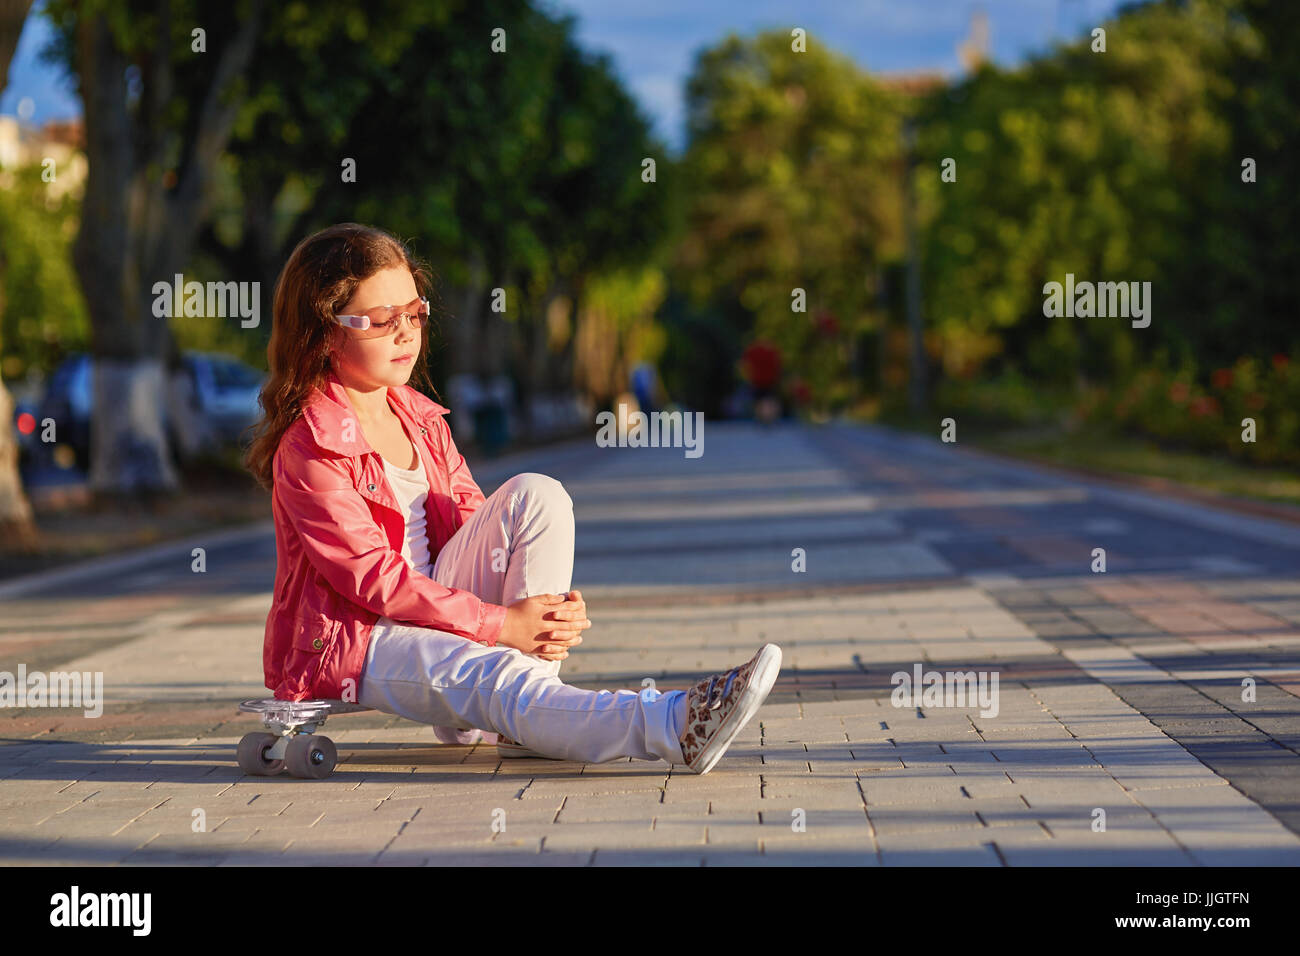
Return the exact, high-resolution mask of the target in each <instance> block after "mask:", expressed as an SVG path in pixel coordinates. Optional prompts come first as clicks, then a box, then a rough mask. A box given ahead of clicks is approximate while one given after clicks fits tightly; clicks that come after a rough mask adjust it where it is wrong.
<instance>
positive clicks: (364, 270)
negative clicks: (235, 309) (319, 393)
mask: <svg viewBox="0 0 1300 956" xmlns="http://www.w3.org/2000/svg"><path fill="white" fill-rule="evenodd" d="M402 265H404V266H406V267H407V268H408V269H410V270H411V276H412V277H413V278H414V279H415V284H416V287H417V288H418V289H419V291H420V294H421V295H424V296H427V297H428V298H430V299H433V277H432V274H431V272H430V270H429V267H428V266H427V265H426V264H425V263H423V262H421V261H420V260H418V259H415V258H414V257H413V256H412V255H411V253H410V251H409V250H408V249H407V248H406V246H405V245H404V244H403V243H402V242H401V241H400V240H398V239H397V238H395V237H394V236H391V235H389V234H388V233H386V232H384V231H383V230H382V229H375V228H373V227H371V226H363V225H360V224H358V223H355V222H344V223H339V224H338V225H335V226H330V227H328V228H327V229H322V230H321V231H320V232H317V233H314V234H312V235H310V236H308V237H307V238H306V239H304V240H303V241H302V242H300V243H298V246H297V248H295V249H294V250H293V253H292V254H291V255H290V256H289V261H288V262H286V263H285V264H284V269H282V270H281V271H280V276H279V278H278V279H276V282H275V298H274V304H273V305H272V307H271V322H272V324H271V341H270V344H269V345H268V346H267V348H266V357H267V360H268V362H269V364H270V368H271V374H270V376H269V377H268V378H267V380H266V384H265V385H263V386H262V393H261V395H260V397H259V399H258V401H259V402H260V403H261V406H262V419H261V420H260V421H259V422H258V423H257V424H256V425H255V426H254V429H255V431H254V438H253V442H252V444H251V445H249V448H248V451H247V452H246V453H245V455H244V466H245V467H246V468H248V470H249V471H250V472H252V474H253V477H254V478H256V479H257V480H258V483H259V484H261V485H262V487H263V488H266V489H268V490H269V489H270V488H271V484H272V479H271V465H272V461H273V460H274V458H275V450H276V448H278V447H279V445H280V439H281V438H282V437H283V436H284V433H285V431H286V430H288V428H289V426H290V425H292V424H293V423H294V422H295V421H296V420H297V418H298V416H299V415H301V414H302V405H303V401H304V399H306V398H307V396H308V395H309V394H310V392H311V390H312V388H314V387H316V386H319V385H320V384H321V383H322V382H323V381H324V380H325V377H326V375H327V374H328V372H329V368H330V347H331V346H332V345H333V344H335V343H336V342H338V341H340V336H341V335H342V334H345V333H344V332H343V329H342V327H341V326H339V325H338V323H336V322H335V321H334V316H335V315H336V314H337V313H338V311H339V310H340V309H342V308H343V307H344V306H345V305H347V303H348V301H349V300H350V299H351V298H352V296H353V294H354V293H355V292H356V289H357V286H358V285H360V284H361V283H362V282H363V281H364V280H366V279H368V278H370V277H371V276H372V275H374V274H375V273H376V272H379V271H381V270H383V269H389V268H392V267H393V266H402ZM430 328H432V326H429V327H426V329H425V331H424V334H423V335H421V336H420V354H419V355H418V356H416V359H415V367H414V369H413V370H412V372H411V378H412V380H414V381H416V382H418V383H420V384H421V385H424V386H425V387H427V388H429V389H432V388H433V386H432V384H430V382H429V378H428V373H427V372H426V369H425V357H426V355H427V354H428V350H429V339H430V335H429V330H430ZM434 394H437V392H436V391H435V392H434Z"/></svg>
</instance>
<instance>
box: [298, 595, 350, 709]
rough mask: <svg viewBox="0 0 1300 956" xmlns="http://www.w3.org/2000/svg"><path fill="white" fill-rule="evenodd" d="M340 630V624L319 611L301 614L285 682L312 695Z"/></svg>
mask: <svg viewBox="0 0 1300 956" xmlns="http://www.w3.org/2000/svg"><path fill="white" fill-rule="evenodd" d="M340 627H342V624H341V623H340V622H339V621H336V620H333V619H331V618H330V617H327V616H326V615H324V614H321V613H319V612H311V611H305V612H302V613H300V614H299V616H298V617H296V618H295V619H294V623H293V641H292V647H293V649H292V650H291V651H290V652H289V658H288V660H287V661H285V668H284V677H285V679H286V680H287V681H289V682H290V683H291V684H294V685H296V686H297V687H299V688H301V689H302V690H305V691H308V692H312V691H311V690H310V689H311V688H312V687H313V686H314V685H315V684H316V681H317V680H318V679H319V677H320V673H321V670H322V668H323V667H324V664H325V652H326V651H328V650H330V649H331V648H332V647H333V646H334V642H335V638H336V636H337V635H338V632H339V629H340Z"/></svg>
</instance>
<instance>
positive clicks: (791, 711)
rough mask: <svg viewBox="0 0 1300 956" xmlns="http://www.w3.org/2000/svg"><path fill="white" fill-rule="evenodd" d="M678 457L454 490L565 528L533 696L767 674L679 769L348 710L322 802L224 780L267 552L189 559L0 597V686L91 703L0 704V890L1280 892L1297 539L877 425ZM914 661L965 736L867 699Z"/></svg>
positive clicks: (627, 457) (1292, 855)
mask: <svg viewBox="0 0 1300 956" xmlns="http://www.w3.org/2000/svg"><path fill="white" fill-rule="evenodd" d="M705 437H706V442H705V450H704V454H703V456H702V457H699V458H686V457H685V455H684V454H683V451H682V450H681V449H649V448H623V449H617V448H598V447H596V446H595V445H594V443H593V442H573V443H569V444H565V445H562V446H558V447H555V448H552V449H549V450H546V451H543V452H534V453H530V454H528V455H526V456H515V457H512V458H508V459H502V460H498V461H496V462H493V463H490V464H489V463H485V464H484V465H482V466H480V467H478V468H475V469H474V471H475V475H476V476H477V478H478V480H479V483H480V485H481V486H482V487H483V489H484V491H485V492H489V493H490V492H491V490H492V489H493V488H495V487H496V486H497V484H499V483H500V481H502V480H504V478H505V477H507V476H509V475H510V474H514V473H516V472H519V471H541V472H544V473H546V474H550V475H553V476H554V477H556V478H559V479H560V480H561V481H562V482H564V484H565V486H566V488H567V489H568V490H569V492H570V494H571V496H572V497H573V499H574V501H575V510H576V514H577V518H578V537H577V557H576V565H575V572H574V583H575V585H576V586H577V587H580V588H581V589H582V591H583V594H584V596H585V597H586V599H587V602H588V607H589V611H590V613H591V615H592V620H593V621H594V622H595V626H593V627H592V628H591V630H590V631H588V632H587V635H586V637H587V641H586V642H585V643H584V645H583V648H582V650H581V652H580V653H579V654H576V655H575V656H574V657H573V658H571V659H570V661H568V662H566V664H565V668H564V671H563V674H564V676H565V678H566V680H568V681H570V682H572V683H577V684H580V685H582V686H587V687H591V688H615V687H639V686H640V685H641V682H642V680H643V679H644V678H646V677H651V678H653V679H654V680H655V681H656V682H657V683H658V685H659V686H660V687H661V688H667V687H674V686H676V687H682V686H686V685H687V684H688V682H690V681H691V680H692V679H693V678H696V677H698V676H700V675H702V674H705V673H709V672H711V671H714V670H717V669H721V668H723V667H726V666H730V665H733V664H735V663H738V662H739V661H741V660H744V659H746V658H748V657H749V656H750V654H752V652H753V650H754V649H755V648H756V647H757V646H758V645H759V644H761V643H762V642H763V641H766V640H772V641H776V642H777V643H779V644H780V645H781V646H782V648H783V649H784V650H785V654H786V667H785V669H784V671H783V673H782V675H781V679H780V681H779V682H778V685H777V688H776V690H775V692H774V693H773V696H772V697H771V698H770V702H769V703H768V705H766V706H765V707H764V709H763V711H762V712H761V713H760V715H759V718H758V719H756V720H755V721H754V722H753V723H752V724H751V725H750V727H748V728H747V729H746V732H745V733H744V734H743V735H742V737H741V739H740V740H739V741H738V743H737V744H736V745H735V746H734V747H733V749H732V750H731V751H730V752H729V754H728V756H727V758H725V759H724V760H723V762H722V763H721V764H719V765H718V768H717V769H715V770H714V771H713V772H712V773H711V774H709V775H707V776H705V777H696V776H694V775H692V774H690V773H688V772H685V771H684V768H681V767H676V768H674V767H670V766H669V765H668V764H666V763H663V762H657V763H649V762H641V761H624V762H618V763H613V764H605V765H582V764H576V763H560V762H550V761H536V760H506V761H502V760H499V759H497V757H496V752H495V749H494V748H491V747H454V746H444V745H439V744H437V742H436V741H435V739H434V738H433V735H432V732H431V731H430V730H429V728H427V727H424V726H420V725H416V724H413V723H411V722H408V721H403V720H400V719H396V718H389V717H386V716H384V715H375V714H360V715H355V716H348V717H340V718H336V719H335V720H333V721H331V722H330V724H328V725H327V727H326V731H327V732H329V733H330V736H331V737H333V738H334V739H335V741H336V742H337V743H338V744H339V749H340V756H341V760H342V763H341V764H340V767H339V769H338V771H336V773H335V774H334V776H333V777H331V778H330V779H329V780H326V781H319V782H304V781H298V780H293V779H291V778H287V777H279V778H271V779H268V778H260V777H245V776H243V775H242V774H241V773H240V772H239V770H238V769H237V768H236V766H235V763H234V746H235V744H236V742H237V741H238V739H239V737H240V736H242V734H243V733H245V732H247V731H249V730H251V729H255V721H254V720H253V719H252V718H251V717H247V716H244V715H237V714H236V713H235V710H234V702H235V701H237V700H239V699H241V698H245V697H254V696H261V695H262V694H263V693H264V688H263V686H262V680H261V656H260V655H261V634H262V624H263V622H264V619H265V613H266V609H267V607H268V605H269V601H270V596H269V593H268V589H269V586H270V583H271V581H272V578H273V571H274V560H275V557H274V546H273V541H272V539H271V537H270V536H269V532H268V531H267V530H265V529H263V530H261V531H254V532H242V533H238V534H233V535H226V536H224V537H223V536H216V535H211V536H208V537H207V538H206V539H205V540H201V541H197V542H191V543H187V544H186V545H185V546H184V547H183V548H179V549H177V548H171V549H166V548H164V549H161V550H160V551H158V552H157V553H154V554H152V555H145V556H144V557H143V558H139V559H136V560H135V561H134V562H128V563H126V564H122V563H120V562H119V563H116V564H103V565H100V566H98V567H96V568H93V569H91V570H90V571H89V572H87V573H83V574H82V575H80V576H78V577H75V578H72V577H69V576H66V575H65V576H62V577H59V576H54V577H47V578H44V579H41V580H39V581H37V582H36V583H35V584H29V585H28V586H27V590H25V591H24V592H23V593H15V588H14V587H13V586H12V585H0V601H3V623H2V624H0V670H9V671H15V670H16V669H17V667H18V665H19V664H20V663H22V664H25V665H26V667H27V668H28V670H29V671H36V670H44V671H49V670H56V669H59V670H71V669H76V670H79V671H92V672H93V671H102V672H103V674H104V680H105V682H106V689H105V695H106V697H107V698H108V703H107V704H106V705H105V708H104V713H103V715H102V716H100V717H98V718H87V717H85V716H83V715H81V713H80V711H72V710H52V709H40V708H28V709H25V710H19V709H13V708H10V709H7V710H0V861H3V862H19V861H21V862H41V863H81V862H102V863H115V862H124V863H173V862H192V863H205V864H248V863H265V864H269V865H276V864H303V863H322V862H328V863H360V864H368V863H379V864H420V863H425V862H434V863H479V862H497V863H520V864H526V865H531V864H560V865H565V864H587V863H593V864H596V865H600V864H617V863H628V862H635V863H646V862H662V863H685V864H699V863H701V862H703V863H705V864H706V865H707V864H717V863H752V864H760V865H761V864H771V863H777V864H785V863H791V864H806V863H828V862H829V863H849V864H857V865H866V866H871V865H890V864H900V863H901V864H949V863H961V864H975V865H994V866H997V865H1023V864H1049V865H1051V864H1118V865H1130V864H1131V865H1197V864H1292V865H1294V864H1297V863H1300V654H1298V653H1297V648H1298V647H1300V575H1297V571H1298V570H1300V526H1294V525H1287V524H1282V523H1278V522H1274V521H1267V520H1263V519H1259V518H1255V517H1246V516H1242V515H1237V514H1229V513H1225V512H1220V511H1215V510H1212V509H1209V508H1206V507H1204V506H1202V505H1189V504H1185V503H1180V502H1176V501H1171V500H1166V499H1161V498H1158V497H1154V496H1152V495H1148V494H1144V493H1137V492H1130V491H1117V490H1115V489H1114V488H1112V487H1108V486H1100V485H1095V484H1090V483H1086V482H1081V481H1077V480H1072V479H1065V478H1063V477H1061V476H1060V475H1059V474H1055V473H1049V472H1044V471H1040V470H1037V469H1033V468H1030V467H1026V466H1023V465H1019V464H1012V463H1009V462H1006V461H1004V460H1001V459H995V458H992V457H989V456H985V455H980V454H978V453H975V452H971V451H968V450H966V449H964V448H962V447H961V446H959V445H956V446H955V445H943V444H940V443H938V442H937V441H930V440H926V439H922V438H918V437H915V436H906V435H899V434H896V433H892V432H888V431H885V430H880V429H872V428H863V427H855V426H845V425H832V426H826V427H822V428H803V427H799V426H795V425H790V424H782V425H778V426H776V427H774V428H772V429H770V430H763V429H761V428H758V427H757V426H753V425H749V424H739V423H738V424H731V423H708V425H707V431H706V436H705ZM193 544H201V545H202V546H204V547H205V548H206V549H207V554H206V560H207V570H206V572H204V573H202V574H196V573H193V572H192V571H191V557H190V546H191V545H193ZM1097 548H1102V549H1104V552H1105V571H1104V572H1099V571H1093V570H1092V567H1093V565H1094V562H1095V558H1094V549H1097ZM800 558H801V559H802V562H803V565H802V567H803V570H795V569H794V568H793V567H792V565H796V564H797V560H798V559H800ZM917 665H920V667H921V669H922V671H923V672H928V671H937V672H940V673H948V672H961V673H966V672H975V673H977V674H983V675H985V676H986V677H988V678H989V679H990V680H991V679H992V677H993V676H995V675H996V677H997V678H998V695H997V712H996V714H994V713H992V712H991V711H992V708H991V707H988V706H983V705H981V704H979V703H974V702H954V701H943V700H933V699H931V700H926V699H922V700H921V701H919V703H920V706H902V707H899V706H894V703H893V700H892V699H891V691H892V690H893V689H894V685H893V683H892V681H891V677H892V675H894V674H895V673H897V672H907V673H909V674H910V673H912V672H913V669H914V667H915V666H917ZM1247 678H1250V679H1252V680H1253V682H1254V688H1253V690H1254V693H1253V696H1252V695H1251V694H1244V693H1243V680H1245V679H1247ZM953 703H956V704H958V705H957V706H945V704H953ZM199 811H201V813H200V812H199ZM1103 812H1104V813H1103ZM199 816H201V817H202V820H203V828H202V829H201V830H198V832H196V829H197V824H196V823H195V820H196V818H198V817H199ZM502 820H504V821H505V827H504V830H503V829H502V827H501V821H502ZM494 822H495V824H496V826H495V827H494V825H493V824H494ZM1103 822H1104V829H1103V828H1102V827H1101V825H1102V823H1103Z"/></svg>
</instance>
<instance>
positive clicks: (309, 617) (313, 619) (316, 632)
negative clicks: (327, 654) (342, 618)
mask: <svg viewBox="0 0 1300 956" xmlns="http://www.w3.org/2000/svg"><path fill="white" fill-rule="evenodd" d="M338 629H339V622H338V621H335V620H332V619H331V618H329V617H327V616H326V615H324V614H321V613H319V612H304V613H302V614H299V615H298V617H297V618H295V619H294V622H293V648H294V650H296V651H305V652H306V653H308V654H321V653H323V652H324V651H325V648H327V647H329V645H330V642H331V641H333V640H334V636H335V635H336V634H337V633H338Z"/></svg>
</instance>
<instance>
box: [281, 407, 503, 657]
mask: <svg viewBox="0 0 1300 956" xmlns="http://www.w3.org/2000/svg"><path fill="white" fill-rule="evenodd" d="M347 461H348V460H347V459H344V458H329V457H323V456H321V454H320V451H319V449H318V448H316V446H315V443H314V442H312V441H311V440H310V439H309V438H304V437H303V436H302V435H291V434H289V433H286V434H285V436H284V438H283V439H282V440H281V442H280V448H279V450H278V451H277V452H276V455H275V462H274V469H273V473H274V481H275V493H276V494H277V495H279V496H280V499H281V502H282V503H283V505H284V509H285V511H286V513H287V514H288V516H289V520H290V522H291V523H292V524H293V528H294V530H295V531H296V532H297V533H298V537H299V539H300V540H301V541H302V546H303V550H304V552H305V553H306V555H307V559H308V560H309V561H311V563H312V565H313V566H314V567H315V568H316V570H318V571H319V572H320V573H321V575H322V576H324V578H325V580H326V581H328V582H329V584H330V586H331V587H333V588H334V590H335V591H337V592H338V593H339V594H341V595H343V597H345V598H347V599H348V600H349V601H352V602H353V603H354V604H359V605H361V606H362V607H364V608H366V609H367V610H369V611H371V612H373V613H375V614H379V615H383V616H386V617H390V618H392V619H393V620H396V621H402V622H404V623H407V624H414V625H416V626H417V627H431V628H435V629H437V630H440V631H449V632H451V633H453V634H459V635H460V636H461V637H465V638H468V639H470V640H472V641H478V642H479V643H482V644H487V645H488V646H489V647H491V646H493V645H495V644H496V641H497V637H498V636H499V635H500V633H501V628H502V625H503V624H504V623H505V617H506V609H505V607H503V606H502V605H500V604H489V603H488V602H486V601H483V600H480V599H479V597H478V595H476V594H474V593H473V592H471V591H465V590H460V589H458V588H449V587H445V586H443V585H441V584H439V583H438V582H437V581H434V580H433V579H432V578H428V577H425V576H424V575H423V574H420V573H418V572H416V571H414V570H413V569H412V568H411V566H410V565H409V564H407V563H406V560H405V559H404V558H403V557H402V555H401V554H400V553H398V552H397V551H394V550H393V549H392V548H391V547H389V544H388V539H387V537H385V535H384V532H383V530H382V529H381V528H380V527H379V526H378V525H377V524H376V523H375V519H374V517H373V516H372V515H371V513H370V507H369V505H367V503H366V500H365V498H363V497H361V495H360V493H359V492H357V490H356V487H355V485H354V484H353V480H352V477H351V475H350V474H349V469H348V465H347ZM480 498H481V495H480Z"/></svg>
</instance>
